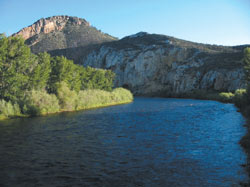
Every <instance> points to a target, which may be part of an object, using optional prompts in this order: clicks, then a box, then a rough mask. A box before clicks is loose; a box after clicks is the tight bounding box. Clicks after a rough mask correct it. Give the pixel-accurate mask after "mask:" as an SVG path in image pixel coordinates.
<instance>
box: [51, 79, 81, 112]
mask: <svg viewBox="0 0 250 187" xmlns="http://www.w3.org/2000/svg"><path fill="white" fill-rule="evenodd" d="M56 86H57V91H56V92H57V98H58V100H59V104H60V108H61V110H63V111H72V110H75V109H76V102H77V93H76V92H75V91H73V90H70V89H69V87H68V85H67V84H66V83H65V82H60V83H57V84H56Z"/></svg>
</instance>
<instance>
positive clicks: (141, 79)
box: [82, 33, 245, 96]
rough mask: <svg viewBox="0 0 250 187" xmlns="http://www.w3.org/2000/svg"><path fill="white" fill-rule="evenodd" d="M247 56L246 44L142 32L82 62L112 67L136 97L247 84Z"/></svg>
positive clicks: (119, 82) (101, 48)
mask: <svg viewBox="0 0 250 187" xmlns="http://www.w3.org/2000/svg"><path fill="white" fill-rule="evenodd" d="M242 56H243V54H242V49H240V47H224V46H213V45H204V44H197V43H193V42H188V41H184V40H179V39H176V38H173V37H168V36H164V35H155V34H147V33H138V34H136V35H132V36H128V37H125V38H123V39H121V40H119V41H117V42H112V43H108V44H103V45H101V46H99V47H98V48H97V49H95V50H93V51H92V52H90V53H88V54H87V55H86V56H85V57H83V59H82V64H83V65H84V66H92V67H97V68H105V69H112V70H113V71H114V72H115V73H116V75H117V76H116V82H115V84H116V86H124V87H127V88H129V89H131V90H132V91H133V93H134V94H136V95H150V96H178V95H182V94H186V93H189V92H192V91H194V90H207V91H208V90H211V91H235V90H236V89H239V88H244V87H245V82H244V72H243V62H242Z"/></svg>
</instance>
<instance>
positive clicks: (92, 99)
mask: <svg viewBox="0 0 250 187" xmlns="http://www.w3.org/2000/svg"><path fill="white" fill-rule="evenodd" d="M132 101H133V95H132V94H131V92H130V91H129V90H127V89H124V88H116V89H114V90H113V91H111V92H108V91H104V90H82V91H79V92H78V93H77V92H75V91H72V90H70V89H69V88H68V87H67V85H66V84H64V83H63V84H62V85H60V87H59V89H58V93H57V95H54V94H48V93H47V92H46V91H34V90H32V91H29V92H27V93H26V94H25V97H24V98H23V99H22V100H21V101H20V103H19V104H12V103H11V102H6V101H4V100H0V120H4V119H10V118H16V117H28V116H41V115H47V114H52V113H58V112H65V111H77V110H86V109H92V108H100V107H106V106H112V105H119V104H125V103H130V102H132Z"/></svg>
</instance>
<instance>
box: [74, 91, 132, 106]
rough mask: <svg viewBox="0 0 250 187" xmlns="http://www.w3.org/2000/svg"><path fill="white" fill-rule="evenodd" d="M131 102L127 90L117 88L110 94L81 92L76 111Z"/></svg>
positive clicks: (129, 93) (105, 92)
mask: <svg viewBox="0 0 250 187" xmlns="http://www.w3.org/2000/svg"><path fill="white" fill-rule="evenodd" d="M132 100H133V96H132V94H131V92H130V91H129V90H126V89H124V88H117V89H115V90H113V91H112V92H108V91H104V90H83V91H80V92H79V94H78V97H77V106H76V109H77V110H81V109H87V108H93V107H100V106H107V105H114V104H121V103H128V102H131V101H132Z"/></svg>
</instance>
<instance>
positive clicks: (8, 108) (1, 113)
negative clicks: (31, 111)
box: [0, 100, 21, 118]
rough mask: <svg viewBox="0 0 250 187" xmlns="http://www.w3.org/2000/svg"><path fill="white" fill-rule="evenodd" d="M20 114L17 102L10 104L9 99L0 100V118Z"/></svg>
mask: <svg viewBox="0 0 250 187" xmlns="http://www.w3.org/2000/svg"><path fill="white" fill-rule="evenodd" d="M20 114H21V111H20V107H19V105H18V104H16V103H15V104H12V103H11V102H10V101H9V102H7V101H5V100H0V118H8V117H11V116H19V115H20Z"/></svg>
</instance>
